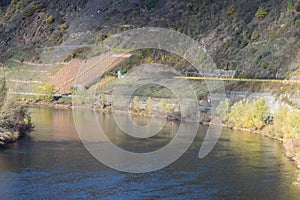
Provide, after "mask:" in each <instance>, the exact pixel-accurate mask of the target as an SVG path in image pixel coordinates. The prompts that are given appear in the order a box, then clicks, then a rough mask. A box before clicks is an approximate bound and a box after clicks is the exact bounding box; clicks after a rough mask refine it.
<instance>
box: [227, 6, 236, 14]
mask: <svg viewBox="0 0 300 200" xmlns="http://www.w3.org/2000/svg"><path fill="white" fill-rule="evenodd" d="M234 11H235V9H234V5H231V6H229V7H228V8H227V10H226V15H228V16H230V15H232V14H233V13H234Z"/></svg>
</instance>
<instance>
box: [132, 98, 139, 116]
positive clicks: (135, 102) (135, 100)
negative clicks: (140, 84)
mask: <svg viewBox="0 0 300 200" xmlns="http://www.w3.org/2000/svg"><path fill="white" fill-rule="evenodd" d="M133 110H134V111H136V112H137V113H140V98H139V97H137V96H135V97H134V98H133Z"/></svg>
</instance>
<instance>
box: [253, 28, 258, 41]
mask: <svg viewBox="0 0 300 200" xmlns="http://www.w3.org/2000/svg"><path fill="white" fill-rule="evenodd" d="M258 37H259V34H258V32H257V31H256V30H255V31H253V32H252V34H251V40H252V41H254V40H256V39H257V38H258Z"/></svg>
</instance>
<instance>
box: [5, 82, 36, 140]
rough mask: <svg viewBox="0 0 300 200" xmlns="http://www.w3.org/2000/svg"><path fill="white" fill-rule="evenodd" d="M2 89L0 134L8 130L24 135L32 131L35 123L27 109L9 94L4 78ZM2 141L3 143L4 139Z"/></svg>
mask: <svg viewBox="0 0 300 200" xmlns="http://www.w3.org/2000/svg"><path fill="white" fill-rule="evenodd" d="M0 90H1V91H0V131H1V132H0V134H1V133H2V132H7V131H8V132H12V133H14V132H18V133H20V135H22V134H24V133H26V132H29V131H31V130H32V129H33V124H32V123H31V118H30V115H29V113H28V111H27V109H25V108H24V107H23V106H20V105H17V104H16V103H15V100H14V99H12V98H11V97H8V96H7V87H6V83H5V79H4V78H2V79H1V85H0ZM0 142H2V143H3V141H0ZM4 142H5V141H4Z"/></svg>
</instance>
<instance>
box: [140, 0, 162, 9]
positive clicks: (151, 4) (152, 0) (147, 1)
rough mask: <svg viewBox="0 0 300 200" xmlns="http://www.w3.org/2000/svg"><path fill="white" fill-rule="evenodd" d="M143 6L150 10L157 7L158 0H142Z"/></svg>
mask: <svg viewBox="0 0 300 200" xmlns="http://www.w3.org/2000/svg"><path fill="white" fill-rule="evenodd" d="M141 3H142V6H143V7H146V8H147V9H148V10H150V9H152V8H155V7H156V5H157V3H158V0H141Z"/></svg>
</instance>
